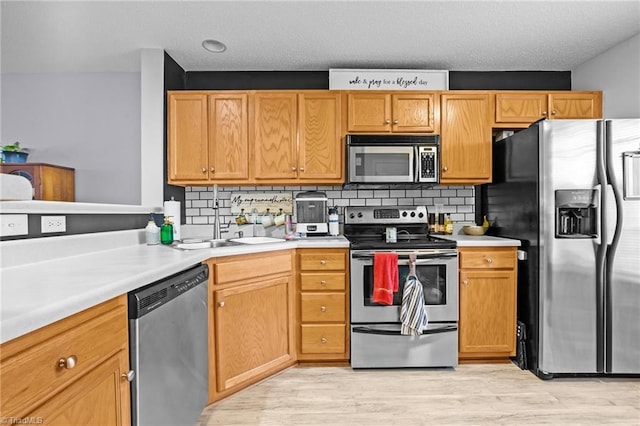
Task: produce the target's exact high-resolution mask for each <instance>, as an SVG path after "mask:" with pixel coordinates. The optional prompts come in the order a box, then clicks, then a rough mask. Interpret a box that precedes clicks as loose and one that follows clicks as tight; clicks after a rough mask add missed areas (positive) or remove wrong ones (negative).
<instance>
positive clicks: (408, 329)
mask: <svg viewBox="0 0 640 426" xmlns="http://www.w3.org/2000/svg"><path fill="white" fill-rule="evenodd" d="M400 321H401V322H402V326H401V327H400V334H403V335H405V336H417V335H420V334H422V330H423V329H425V328H426V327H427V324H428V323H429V318H428V317H427V310H426V309H425V307H424V294H423V291H422V283H421V282H420V281H419V280H418V277H416V276H415V275H409V276H408V277H407V281H406V282H405V283H404V290H403V292H402V306H401V307H400Z"/></svg>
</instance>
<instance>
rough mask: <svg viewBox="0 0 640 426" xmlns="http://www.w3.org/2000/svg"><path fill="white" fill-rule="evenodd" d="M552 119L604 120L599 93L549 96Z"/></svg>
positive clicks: (568, 93)
mask: <svg viewBox="0 0 640 426" xmlns="http://www.w3.org/2000/svg"><path fill="white" fill-rule="evenodd" d="M549 110H550V117H551V118H602V97H601V95H600V93H599V92H565V93H551V94H549Z"/></svg>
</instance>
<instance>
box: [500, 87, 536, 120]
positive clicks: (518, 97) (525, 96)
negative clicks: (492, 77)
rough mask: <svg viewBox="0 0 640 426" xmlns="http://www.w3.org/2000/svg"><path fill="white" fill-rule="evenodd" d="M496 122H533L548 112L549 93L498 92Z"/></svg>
mask: <svg viewBox="0 0 640 426" xmlns="http://www.w3.org/2000/svg"><path fill="white" fill-rule="evenodd" d="M495 102H496V115H495V121H496V123H522V122H529V123H533V122H534V121H536V120H539V119H540V118H542V117H544V116H545V115H546V114H547V94H546V93H529V92H515V93H514V92H505V93H496V95H495Z"/></svg>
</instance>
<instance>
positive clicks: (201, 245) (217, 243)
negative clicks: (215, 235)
mask: <svg viewBox="0 0 640 426" xmlns="http://www.w3.org/2000/svg"><path fill="white" fill-rule="evenodd" d="M239 245H242V244H241V243H237V242H234V241H229V240H208V241H189V242H181V243H176V244H172V245H171V247H173V248H175V249H178V250H200V249H209V248H216V247H231V246H239Z"/></svg>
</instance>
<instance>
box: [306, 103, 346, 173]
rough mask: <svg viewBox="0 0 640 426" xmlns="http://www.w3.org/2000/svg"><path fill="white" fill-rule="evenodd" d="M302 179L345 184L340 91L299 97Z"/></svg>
mask: <svg viewBox="0 0 640 426" xmlns="http://www.w3.org/2000/svg"><path fill="white" fill-rule="evenodd" d="M298 117H299V130H298V138H299V141H298V178H299V179H300V180H312V181H330V180H335V181H338V182H340V183H341V182H342V179H343V170H342V169H343V164H344V161H343V148H342V135H341V127H342V126H341V117H342V111H341V97H340V93H338V92H319V93H318V92H316V93H314V92H308V93H301V94H299V95H298Z"/></svg>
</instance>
